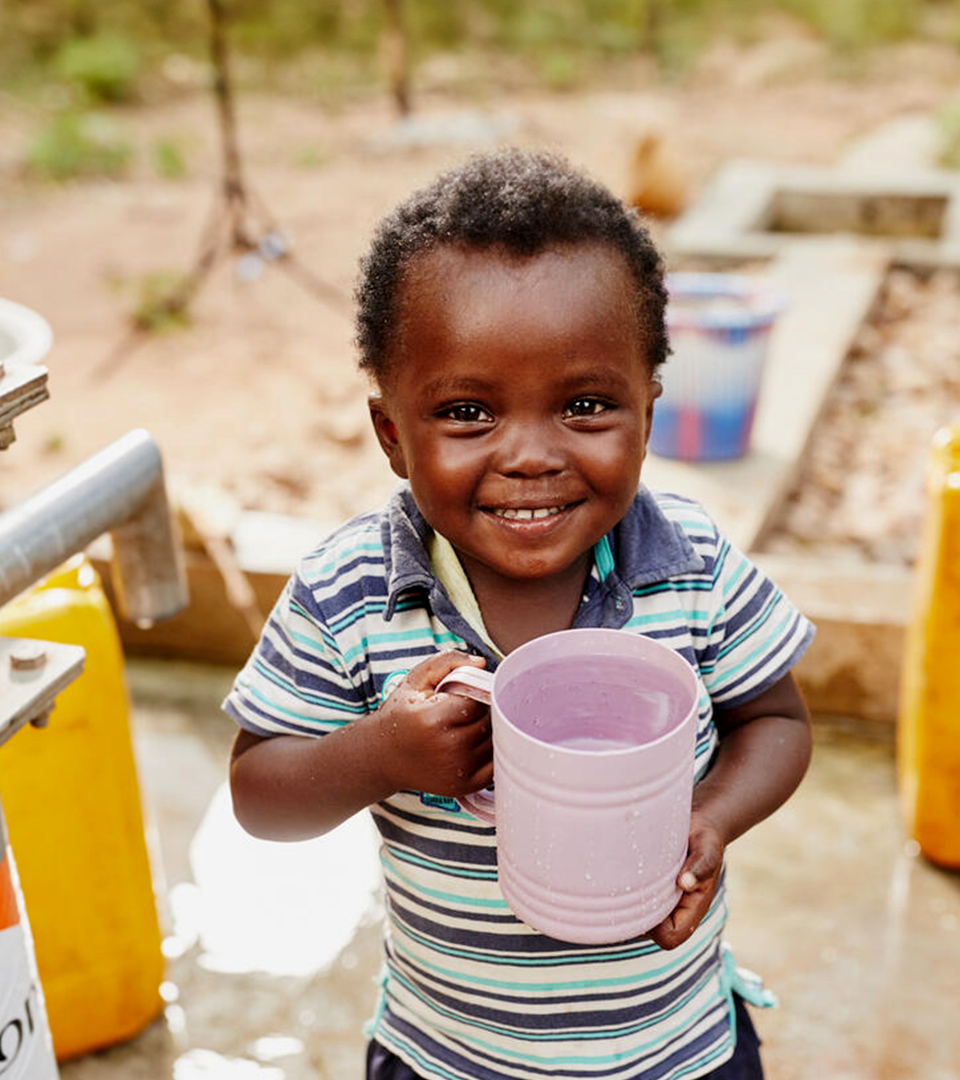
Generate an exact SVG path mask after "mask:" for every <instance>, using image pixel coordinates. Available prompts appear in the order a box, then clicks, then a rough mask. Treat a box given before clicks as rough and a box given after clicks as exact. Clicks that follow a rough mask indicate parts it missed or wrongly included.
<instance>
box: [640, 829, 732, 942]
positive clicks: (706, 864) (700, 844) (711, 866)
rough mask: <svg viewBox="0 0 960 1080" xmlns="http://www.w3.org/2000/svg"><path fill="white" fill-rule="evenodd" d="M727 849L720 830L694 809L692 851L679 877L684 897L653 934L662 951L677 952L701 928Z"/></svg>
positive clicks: (691, 838) (654, 929) (691, 834)
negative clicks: (677, 948)
mask: <svg viewBox="0 0 960 1080" xmlns="http://www.w3.org/2000/svg"><path fill="white" fill-rule="evenodd" d="M724 846H725V844H724V839H723V835H722V834H721V832H720V830H719V829H718V828H717V827H716V826H715V825H714V824H713V823H712V822H711V821H710V819H709V818H707V817H705V816H704V815H703V814H702V813H698V811H697V810H696V809H694V811H693V814H692V816H691V818H690V850H689V851H688V853H687V858H686V861H685V862H684V864H683V866H682V867H681V868H680V874H679V876H678V878H677V885H678V886H679V888H681V889H682V890H683V896H681V897H680V900H679V901H678V902H677V906H676V907H675V908H674V909H673V911H672V912H671V913H670V914H669V915H668V916H667V917H666V918H665V919H664V920H663V922H662V923H660V924H659V926H655V927H654V928H653V929H652V930H651V931H650V935H649V936H650V937H651V938H653V940H654V941H655V942H656V943H657V944H658V945H659V946H660V948H661V949H675V948H676V947H677V946H678V945H682V944H683V942H685V941H686V940H687V938H689V937H690V935H691V934H692V933H693V932H694V930H696V928H697V927H698V926H699V925H700V920H701V919H702V918H703V917H704V915H706V913H707V911H708V910H709V908H710V904H711V903H712V901H713V894H714V892H715V891H716V888H717V879H718V878H719V877H720V869H721V867H722V866H723V849H724Z"/></svg>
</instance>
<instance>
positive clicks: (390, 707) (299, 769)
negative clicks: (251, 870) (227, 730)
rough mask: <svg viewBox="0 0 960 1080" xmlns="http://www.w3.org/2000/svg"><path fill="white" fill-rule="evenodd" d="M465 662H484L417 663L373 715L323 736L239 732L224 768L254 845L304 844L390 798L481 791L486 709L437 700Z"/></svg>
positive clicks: (448, 698)
mask: <svg viewBox="0 0 960 1080" xmlns="http://www.w3.org/2000/svg"><path fill="white" fill-rule="evenodd" d="M464 663H473V664H477V665H482V664H483V663H484V661H483V660H482V659H481V658H479V657H476V656H467V655H466V654H464V653H459V652H453V651H449V652H443V653H438V654H437V655H436V656H432V657H430V658H429V659H427V660H424V661H423V662H422V663H420V664H418V665H417V666H416V667H415V668H413V670H412V671H410V673H409V674H408V675H407V676H406V678H404V680H403V682H401V683H400V685H399V686H398V687H397V688H396V690H394V691H393V693H392V694H391V695H390V696H389V697H388V698H387V700H386V701H385V702H384V703H383V705H382V706H381V707H380V708H379V709H378V710H377V711H376V712H374V713H369V714H367V715H366V716H364V717H363V718H362V719H359V720H354V721H352V722H351V723H349V724H347V725H346V726H344V727H343V728H341V729H340V730H339V731H335V732H332V733H331V734H329V735H325V736H323V738H319V739H312V738H306V737H304V736H300V735H278V736H275V737H273V738H261V737H259V736H257V735H253V734H251V733H250V732H248V731H241V732H240V733H239V734H238V735H237V739H236V741H235V743H234V747H233V756H232V758H231V761H230V790H231V792H232V794H233V806H234V812H235V814H236V816H237V820H238V821H239V822H240V824H241V825H242V826H243V827H244V828H245V829H246V830H247V832H249V833H252V834H253V835H254V836H259V837H262V838H263V839H268V840H304V839H307V838H308V837H312V836H319V835H320V834H322V833H325V832H328V831H329V830H330V829H332V828H334V827H335V826H337V825H339V824H340V823H341V822H342V821H345V820H346V819H347V818H348V817H350V816H351V815H352V814H355V813H356V812H357V811H358V810H362V809H363V808H364V807H366V806H369V805H371V803H375V802H379V801H380V800H381V799H385V798H387V797H388V796H390V795H393V794H394V793H395V792H397V791H401V790H404V789H412V790H414V791H429V792H431V793H433V794H436V795H464V794H466V793H468V792H471V791H477V790H479V789H480V788H483V787H486V785H487V784H489V783H490V780H491V777H492V775H493V761H492V744H491V740H490V720H489V710H488V709H487V707H486V706H485V705H480V704H478V703H477V702H475V701H471V700H469V699H468V698H465V697H459V696H454V695H452V694H437V693H436V686H437V683H439V682H440V680H441V679H442V678H443V677H444V676H445V675H447V674H449V673H450V672H451V671H452V670H453V669H454V668H455V667H457V666H458V665H460V664H464Z"/></svg>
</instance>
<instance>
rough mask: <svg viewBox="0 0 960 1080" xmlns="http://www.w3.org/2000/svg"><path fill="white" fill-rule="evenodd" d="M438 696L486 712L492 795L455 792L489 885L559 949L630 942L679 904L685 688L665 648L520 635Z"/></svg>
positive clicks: (689, 770) (620, 640)
mask: <svg viewBox="0 0 960 1080" xmlns="http://www.w3.org/2000/svg"><path fill="white" fill-rule="evenodd" d="M437 689H438V690H443V691H446V692H447V693H454V694H462V695H465V696H467V697H471V698H475V699H476V700H478V701H484V702H488V703H489V704H490V713H491V718H492V724H493V763H494V776H495V780H496V797H495V798H494V795H493V792H491V791H489V790H488V791H480V792H475V793H474V794H472V795H466V796H463V797H462V798H461V799H460V800H459V802H460V804H461V806H463V808H464V809H465V810H468V811H469V812H470V813H472V814H474V815H475V816H476V817H478V818H480V819H481V820H482V821H486V822H489V823H493V824H495V825H496V828H497V861H498V866H499V878H500V888H501V890H502V892H503V895H504V898H505V899H506V901H507V903H508V904H509V905H510V907H511V908H512V909H513V911H514V912H515V914H516V915H517V916H518V917H519V918H520V919H522V920H523V921H524V922H525V923H527V924H528V925H529V926H531V927H533V928H534V929H535V930H539V931H540V932H541V933H543V934H549V935H550V936H551V937H555V938H558V939H560V940H561V941H571V942H578V943H583V944H591V945H595V944H609V943H612V942H616V941H625V940H627V939H628V938H632V937H636V936H637V935H639V934H644V933H646V932H647V931H648V930H650V929H651V928H652V927H654V926H656V925H657V924H658V923H659V922H660V921H661V920H662V919H664V918H665V917H666V916H667V915H669V914H670V912H671V911H672V910H673V908H674V907H675V906H676V903H677V900H678V899H679V898H680V890H679V889H678V887H677V884H676V881H677V875H678V874H679V872H680V868H681V866H682V865H683V861H684V859H685V858H686V852H687V841H688V838H689V833H690V808H691V802H692V795H693V775H694V746H695V742H696V733H697V704H698V700H699V682H698V680H697V677H696V674H695V673H694V670H693V668H692V667H691V666H690V665H689V664H688V663H687V661H686V660H684V659H683V657H682V656H680V654H679V653H677V652H675V651H674V650H673V649H671V648H669V647H667V646H666V645H662V644H660V642H658V641H655V640H653V639H652V638H648V637H644V636H642V635H640V634H633V633H630V632H629V631H625V630H600V629H577V630H561V631H560V632H558V633H555V634H546V635H544V636H543V637H539V638H535V639H534V640H533V641H528V642H527V643H526V644H525V645H521V646H520V648H518V649H516V650H514V651H513V652H512V653H510V655H509V656H508V657H507V658H506V659H505V660H504V661H503V662H502V663H501V664H500V666H499V667H498V668H497V670H496V672H495V673H491V672H489V671H484V670H482V669H478V668H474V667H460V668H457V669H456V670H455V671H452V672H451V673H450V674H449V675H447V677H446V678H445V679H443V680H442V681H441V683H440V684H439V686H438V687H437Z"/></svg>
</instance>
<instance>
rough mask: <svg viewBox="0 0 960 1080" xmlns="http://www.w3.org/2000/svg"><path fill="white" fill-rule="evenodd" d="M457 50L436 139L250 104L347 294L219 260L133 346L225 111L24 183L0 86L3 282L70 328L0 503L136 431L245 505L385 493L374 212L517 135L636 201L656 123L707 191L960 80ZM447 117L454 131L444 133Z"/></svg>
mask: <svg viewBox="0 0 960 1080" xmlns="http://www.w3.org/2000/svg"><path fill="white" fill-rule="evenodd" d="M457 64H458V61H457V59H456V58H449V57H448V58H443V59H442V60H437V61H434V62H433V63H432V64H431V65H427V66H426V67H425V68H424V69H422V70H421V72H420V74H419V81H420V85H421V93H420V96H419V101H418V106H419V110H418V117H419V119H420V122H421V123H423V122H429V123H427V125H426V127H427V130H426V137H424V138H423V139H422V140H421V142H422V143H423V145H407V146H405V147H400V148H397V147H393V148H389V147H388V146H387V145H386V144H388V143H389V141H390V140H391V139H396V136H397V134H398V129H397V127H396V124H395V120H394V118H393V116H392V113H391V109H390V105H389V102H388V101H386V100H382V101H362V102H355V103H351V104H344V105H342V106H341V107H339V108H337V109H331V108H322V107H320V106H318V105H315V104H311V103H307V102H304V101H302V100H294V99H290V98H282V99H281V98H276V97H263V96H251V95H241V99H240V104H239V121H240V137H241V144H242V149H243V152H244V156H245V167H246V175H247V179H248V182H249V184H250V186H251V188H253V189H254V190H255V191H256V193H257V195H258V196H259V198H260V199H261V200H262V201H263V203H265V204H266V206H268V207H269V209H270V211H271V213H272V214H273V216H274V218H275V219H276V221H277V222H278V223H279V225H280V226H281V227H282V229H283V230H284V232H285V233H287V234H288V235H289V237H290V239H291V240H292V242H293V245H294V254H295V256H296V259H297V260H298V262H299V263H300V264H302V266H304V267H306V268H308V270H309V271H310V273H311V274H313V275H316V276H317V277H319V278H320V279H322V280H323V282H325V283H326V284H327V285H329V286H331V287H332V288H333V289H334V290H336V292H337V293H338V294H339V296H340V297H341V298H342V299H340V300H338V301H335V302H333V303H330V302H321V301H320V300H319V299H318V298H317V296H316V295H315V294H314V293H313V292H311V291H310V289H309V288H307V287H305V285H304V282H303V281H302V280H299V279H298V278H297V277H295V276H294V275H291V274H288V273H286V272H285V271H284V270H283V269H282V268H280V267H279V266H278V265H276V264H274V265H271V266H268V267H267V269H266V270H265V271H264V273H263V274H262V275H261V276H260V277H259V278H258V279H257V280H256V281H253V282H243V281H241V280H239V278H238V275H237V272H236V262H235V260H229V261H225V262H223V263H221V264H220V265H219V266H218V268H217V269H216V271H215V272H214V274H213V275H212V276H211V277H210V279H209V280H208V281H207V283H206V285H205V286H204V288H203V290H202V292H201V293H200V295H199V297H198V299H197V301H196V303H195V305H194V308H193V312H192V324H191V325H190V326H189V327H188V328H186V329H180V330H172V331H168V332H166V333H162V334H156V335H151V336H145V337H142V338H141V339H139V340H138V341H136V342H135V347H134V348H132V349H127V350H126V351H118V348H119V346H121V344H122V343H123V341H124V339H125V337H126V333H127V329H126V327H127V321H126V320H127V319H128V316H129V314H130V312H131V311H132V310H133V308H134V307H135V306H136V303H137V294H138V289H139V287H140V286H139V283H140V282H141V281H142V280H143V279H144V277H145V276H147V275H151V274H155V273H157V272H176V271H183V270H185V269H187V268H188V267H189V266H190V265H191V263H192V260H193V258H194V256H195V253H196V250H197V247H198V244H199V241H200V237H201V234H202V231H203V228H204V225H205V223H206V222H207V220H208V217H209V215H210V212H211V206H212V203H213V196H214V192H215V188H216V183H217V175H218V165H217V153H218V142H217V131H216V127H215V124H214V117H213V109H212V105H211V102H210V101H209V100H208V99H207V98H206V97H205V96H204V95H203V94H202V93H200V92H199V91H196V92H193V93H190V94H185V95H183V96H182V97H181V98H179V99H178V100H176V101H173V102H169V103H166V104H163V105H153V106H150V107H144V106H141V107H138V108H137V109H135V110H130V111H127V112H123V113H121V114H120V115H119V122H120V123H121V124H122V125H123V126H124V129H125V131H126V133H127V135H128V137H129V138H130V139H131V140H132V141H133V142H134V143H135V144H136V146H137V147H138V158H137V160H138V165H137V167H136V168H135V169H134V171H133V174H132V175H131V177H130V178H129V179H126V180H123V181H95V182H94V181H90V182H82V183H73V184H69V185H64V186H59V187H54V186H41V185H38V184H36V183H28V182H25V181H24V180H23V178H22V175H21V171H20V166H19V163H20V161H21V160H22V156H23V152H24V147H25V146H26V143H27V140H28V138H29V135H30V132H31V130H32V129H33V128H34V127H35V125H36V123H37V122H38V117H37V116H36V115H35V114H34V113H33V112H30V111H27V110H26V109H23V108H20V107H19V106H18V105H16V103H12V102H11V101H10V100H9V99H3V100H0V134H2V138H0V192H2V200H0V296H4V297H7V298H9V299H12V300H16V301H19V302H21V303H24V304H26V305H28V306H30V307H32V308H34V309H35V310H37V311H39V312H40V313H41V314H43V315H44V316H45V317H46V318H47V320H48V321H49V322H50V323H51V324H52V326H53V328H54V332H55V336H56V342H55V345H54V348H53V350H52V352H51V354H50V355H49V357H48V364H49V367H50V388H51V394H52V398H51V400H50V401H49V402H47V403H45V404H44V405H43V406H42V407H40V408H37V409H35V410H33V412H31V413H30V414H28V415H26V416H24V417H22V418H21V419H20V420H19V421H18V422H17V425H16V428H17V436H18V441H17V442H16V443H15V444H14V446H13V448H12V449H11V450H10V451H8V452H7V454H6V455H5V457H4V461H3V464H4V466H5V467H4V468H3V470H2V473H0V505H11V504H12V503H14V502H16V501H17V500H18V499H20V498H22V497H23V496H25V495H26V494H28V493H30V492H32V491H34V490H36V489H37V488H38V487H39V486H40V485H41V484H42V483H45V482H47V481H48V480H50V479H52V478H54V477H56V476H58V475H59V474H60V473H61V472H63V471H64V470H65V469H66V468H68V467H69V466H71V465H73V464H74V463H76V462H78V461H80V460H82V459H83V458H85V457H86V456H88V455H89V454H90V453H92V452H94V451H95V450H97V449H99V448H100V447H102V446H104V445H106V444H107V443H108V442H109V441H111V440H112V439H114V438H115V437H118V436H119V435H121V434H123V433H124V432H125V431H127V430H129V429H130V428H132V427H145V428H147V429H148V430H150V431H151V432H152V433H153V435H154V436H155V437H156V438H157V440H158V441H159V443H160V445H161V447H162V450H163V452H164V455H165V461H166V466H167V470H168V474H169V476H170V477H171V479H172V480H173V482H174V484H175V485H188V486H190V487H193V488H205V487H219V488H222V489H224V490H226V491H228V492H230V493H231V494H232V495H233V496H234V497H235V498H236V500H237V501H238V502H239V503H240V504H241V505H242V506H244V507H249V508H258V509H265V510H274V511H280V512H291V513H302V514H307V515H309V516H311V517H315V518H318V519H320V520H323V521H330V522H336V521H340V520H342V519H344V518H345V517H346V516H349V515H351V514H354V513H356V512H358V511H360V510H363V509H366V508H367V507H370V506H372V505H375V504H376V503H378V502H379V501H380V500H381V499H382V498H383V497H384V496H385V494H386V493H387V492H388V491H389V490H390V488H391V487H392V485H393V479H392V477H391V475H390V473H389V472H388V470H387V468H386V466H385V464H384V462H383V461H382V460H381V457H380V452H379V450H378V449H377V447H376V446H375V444H374V442H373V439H372V436H371V433H370V431H369V430H368V428H369V424H368V422H367V419H366V409H365V401H364V398H365V384H364V381H363V379H362V378H361V377H360V376H359V375H358V374H357V373H356V371H355V368H354V348H353V344H352V335H353V329H352V324H351V311H350V292H351V288H352V283H353V279H354V275H355V268H356V264H357V259H358V257H359V255H360V254H361V252H362V250H363V248H364V246H365V243H366V241H367V238H368V236H369V234H370V231H371V228H372V226H373V224H374V222H375V221H376V219H377V218H378V217H379V215H381V214H382V213H383V212H384V211H386V210H387V209H388V208H389V207H390V206H391V205H393V204H394V203H395V202H396V201H397V200H398V199H399V198H401V197H402V196H403V195H405V194H406V193H407V192H408V191H409V190H410V189H411V188H412V187H414V186H415V185H417V184H420V183H421V182H424V181H426V180H428V179H429V178H430V177H432V175H433V174H435V173H436V171H437V170H438V169H440V168H442V167H445V166H448V165H450V164H452V163H455V162H457V161H459V160H461V159H463V158H464V157H465V156H466V155H467V154H468V153H470V152H472V151H474V150H476V149H479V148H482V147H483V146H484V145H489V143H488V142H486V143H485V142H484V138H483V136H485V135H486V136H496V135H497V134H498V133H499V134H500V135H502V134H503V133H504V132H508V133H510V134H509V139H510V141H512V142H515V143H517V144H520V145H524V146H548V147H552V148H556V149H560V150H562V151H564V152H565V153H567V154H568V155H569V156H570V157H571V158H572V159H574V160H575V161H577V162H578V163H581V164H582V165H584V166H585V167H586V168H587V169H588V170H590V171H591V172H592V173H594V174H595V175H597V176H598V177H599V178H601V179H602V180H604V181H606V182H607V183H608V184H609V185H610V186H611V187H612V188H613V189H614V190H616V191H618V192H621V193H622V192H624V191H625V190H626V185H627V179H628V164H629V161H630V157H631V153H632V150H633V147H634V145H635V143H636V140H637V139H638V138H640V137H641V136H643V135H644V134H645V133H647V132H649V131H650V130H651V129H656V130H659V131H661V132H664V133H665V137H666V139H667V141H668V145H669V147H670V149H671V150H672V152H673V154H674V156H675V158H676V159H677V160H678V161H679V163H680V166H681V168H682V170H683V172H684V173H685V175H686V178H687V179H688V181H689V184H690V191H691V196H692V197H695V195H696V193H697V191H698V190H699V189H700V188H701V187H702V185H703V184H704V183H705V182H706V180H707V179H708V178H709V176H710V175H711V173H712V172H713V171H714V170H715V169H716V168H717V166H718V165H720V164H721V163H722V162H723V161H724V160H726V159H729V158H731V157H736V156H746V157H755V158H766V159H773V160H778V161H785V162H786V161H789V162H819V163H829V162H831V161H833V160H835V159H836V158H837V157H838V155H839V154H840V153H841V152H842V151H843V149H844V147H845V146H848V145H849V144H850V142H851V141H852V140H854V139H856V138H857V137H859V136H862V135H864V134H865V133H867V132H869V131H870V130H871V129H873V128H874V127H876V126H877V125H879V124H881V123H882V122H885V121H887V120H889V119H891V118H893V117H896V116H901V115H908V114H916V113H924V114H933V113H936V112H938V111H939V110H941V109H942V108H943V107H944V106H945V105H946V104H947V103H948V102H950V101H951V100H952V99H953V97H954V95H955V94H956V92H957V88H958V86H960V56H958V54H957V52H956V50H954V49H950V48H948V47H946V46H944V47H942V48H941V47H936V46H923V47H921V46H918V45H912V46H905V47H900V48H898V49H895V50H888V51H886V52H884V53H881V54H877V55H876V56H874V57H873V58H872V59H870V60H865V61H863V62H861V63H860V64H859V66H858V70H857V72H856V75H855V76H851V74H850V72H849V71H847V72H846V73H843V72H841V71H840V70H839V69H838V67H837V64H836V61H835V60H831V59H830V58H829V57H828V56H827V55H826V53H825V52H824V51H823V49H822V47H821V46H820V45H818V44H817V43H816V42H814V41H812V40H809V39H808V38H806V37H804V36H802V35H798V34H796V33H791V34H786V35H784V34H777V35H775V36H773V37H771V38H769V39H764V40H762V41H760V42H758V43H757V44H755V45H753V46H750V47H739V46H734V45H732V44H729V43H728V44H718V45H716V46H715V47H713V48H712V49H711V50H710V51H709V52H708V53H706V54H705V55H704V56H703V57H702V59H701V61H700V62H699V64H698V65H697V67H696V69H695V70H694V71H693V72H692V73H691V74H690V75H689V76H688V77H686V78H685V79H684V80H683V81H682V82H676V83H667V84H664V83H658V82H657V81H655V80H654V78H653V76H652V73H651V71H650V69H649V67H648V66H645V65H643V64H639V63H638V64H637V65H636V67H635V68H632V69H623V68H618V69H617V72H616V73H615V75H612V76H611V79H610V84H609V85H605V86H602V87H596V88H592V89H589V90H580V91H577V92H573V93H568V94H547V93H544V92H535V91H533V90H529V89H528V90H524V91H508V90H503V91H501V92H494V91H489V90H487V91H485V92H484V93H483V94H482V95H477V94H475V93H474V94H471V93H470V92H468V91H464V90H453V89H450V85H451V84H452V83H455V82H456V80H454V79H452V77H451V75H450V73H451V72H452V71H455V70H456V67H457ZM444 65H446V67H444ZM457 120H459V126H458V125H457V124H456V123H455V121H457ZM431 125H432V127H431ZM451 130H452V131H454V132H455V134H454V135H453V136H451V135H450V132H451ZM421 131H423V129H422V128H421ZM445 131H446V133H447V137H446V140H445V141H444V139H443V138H439V139H436V138H435V139H434V144H430V143H431V137H436V136H443V134H444V132H445ZM470 132H472V133H473V138H472V139H467V138H466V134H469V133H470ZM158 140H168V141H169V140H173V141H176V142H177V143H178V145H180V146H182V147H184V148H185V150H184V154H185V159H186V164H187V170H188V171H187V175H186V176H185V178H183V179H181V180H177V181H170V180H162V179H158V178H157V176H156V175H155V173H154V172H153V169H152V167H151V165H150V148H151V147H152V146H154V145H155V144H156V142H157V141H158ZM868 465H869V463H868V462H867V463H866V464H865V467H868Z"/></svg>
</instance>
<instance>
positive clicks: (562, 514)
mask: <svg viewBox="0 0 960 1080" xmlns="http://www.w3.org/2000/svg"><path fill="white" fill-rule="evenodd" d="M579 505H580V504H579V503H576V502H572V503H555V504H552V505H548V506H484V507H482V509H483V511H484V512H485V513H487V514H489V515H490V516H491V517H493V518H496V520H497V521H498V522H500V523H502V524H503V525H507V526H508V527H510V528H513V529H518V528H519V529H524V530H528V529H536V530H543V529H550V528H552V527H553V526H554V525H556V524H558V523H559V522H560V521H561V520H562V519H564V518H566V517H567V516H568V515H569V514H570V512H571V511H572V510H574V509H575V508H576V507H577V506H579Z"/></svg>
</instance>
